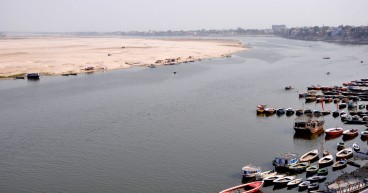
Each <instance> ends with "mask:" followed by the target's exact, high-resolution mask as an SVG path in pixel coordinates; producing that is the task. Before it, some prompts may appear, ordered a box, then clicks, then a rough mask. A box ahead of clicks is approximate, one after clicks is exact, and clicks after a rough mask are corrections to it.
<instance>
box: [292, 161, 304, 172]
mask: <svg viewBox="0 0 368 193" xmlns="http://www.w3.org/2000/svg"><path fill="white" fill-rule="evenodd" d="M308 166H309V162H299V163H296V164H293V165H291V166H289V169H290V170H292V171H296V172H298V173H299V172H304V171H305V170H306V168H307V167H308Z"/></svg>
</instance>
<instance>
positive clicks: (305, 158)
mask: <svg viewBox="0 0 368 193" xmlns="http://www.w3.org/2000/svg"><path fill="white" fill-rule="evenodd" d="M316 160H318V150H317V149H314V150H311V151H309V152H307V153H305V154H304V155H302V156H301V157H300V158H299V161H300V162H313V161H316Z"/></svg>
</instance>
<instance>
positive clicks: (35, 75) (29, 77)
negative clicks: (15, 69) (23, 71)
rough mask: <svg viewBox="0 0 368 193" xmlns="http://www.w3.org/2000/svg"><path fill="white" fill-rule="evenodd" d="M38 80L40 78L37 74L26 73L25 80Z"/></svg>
mask: <svg viewBox="0 0 368 193" xmlns="http://www.w3.org/2000/svg"><path fill="white" fill-rule="evenodd" d="M39 78H40V74H39V73H28V74H27V79H39Z"/></svg>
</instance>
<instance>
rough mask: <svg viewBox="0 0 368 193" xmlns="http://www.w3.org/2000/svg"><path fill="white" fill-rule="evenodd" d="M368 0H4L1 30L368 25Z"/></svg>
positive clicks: (0, 0)
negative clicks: (367, 9) (367, 8)
mask: <svg viewBox="0 0 368 193" xmlns="http://www.w3.org/2000/svg"><path fill="white" fill-rule="evenodd" d="M366 7H368V1H366V0H354V1H349V0H323V1H318V0H300V1H295V0H279V1H273V0H196V1H195V0H186V1H184V0H155V1H147V0H146V1H143V0H77V1H72V0H55V1H49V0H0V31H19V32H22V31H24V32H77V31H81V32H83V31H97V32H108V31H149V30H153V31H166V30H200V29H206V30H210V29H236V28H238V27H240V28H243V29H271V27H272V25H281V24H284V25H286V26H287V27H303V26H323V25H325V26H339V25H353V26H360V25H368V12H366V10H365V9H366Z"/></svg>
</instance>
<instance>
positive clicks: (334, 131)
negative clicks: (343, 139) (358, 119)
mask: <svg viewBox="0 0 368 193" xmlns="http://www.w3.org/2000/svg"><path fill="white" fill-rule="evenodd" d="M342 132H344V129H343V128H340V127H336V128H329V129H326V130H325V133H326V136H327V135H328V136H336V137H337V136H340V135H342Z"/></svg>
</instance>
